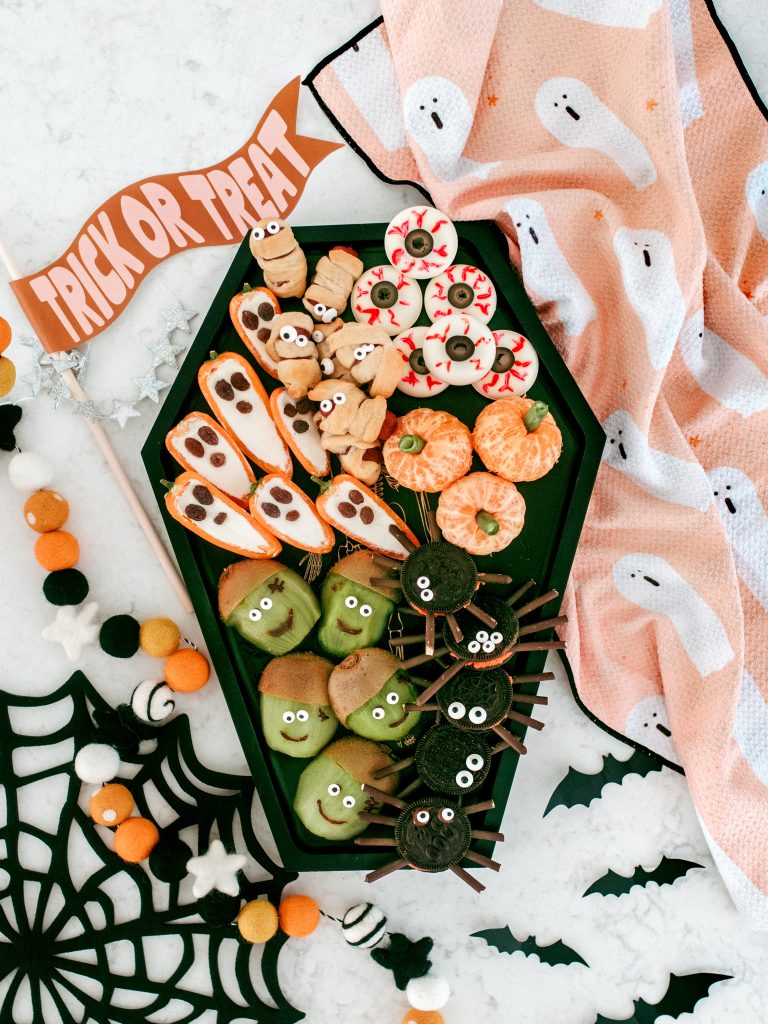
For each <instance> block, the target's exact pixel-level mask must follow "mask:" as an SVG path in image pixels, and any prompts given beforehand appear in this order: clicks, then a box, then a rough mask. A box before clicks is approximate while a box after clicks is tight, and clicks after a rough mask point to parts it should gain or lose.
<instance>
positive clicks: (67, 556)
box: [35, 530, 80, 572]
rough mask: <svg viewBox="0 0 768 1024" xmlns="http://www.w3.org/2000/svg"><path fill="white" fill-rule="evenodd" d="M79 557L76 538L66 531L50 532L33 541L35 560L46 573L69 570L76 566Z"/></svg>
mask: <svg viewBox="0 0 768 1024" xmlns="http://www.w3.org/2000/svg"><path fill="white" fill-rule="evenodd" d="M79 557H80V545H79V544H78V543H77V538H76V537H73V536H72V534H71V533H67V532H66V530H51V532H50V533H44V534H42V535H41V536H40V537H38V538H37V540H36V541H35V558H36V559H37V560H38V562H39V563H40V565H42V567H43V568H44V569H47V570H48V572H58V571H59V570H60V569H71V568H72V566H73V565H77V560H78V558H79Z"/></svg>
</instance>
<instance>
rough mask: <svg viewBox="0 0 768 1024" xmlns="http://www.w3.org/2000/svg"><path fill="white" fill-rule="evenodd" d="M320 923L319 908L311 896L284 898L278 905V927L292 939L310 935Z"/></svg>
mask: <svg viewBox="0 0 768 1024" xmlns="http://www.w3.org/2000/svg"><path fill="white" fill-rule="evenodd" d="M319 922H320V908H319V907H318V905H317V904H316V903H315V901H314V900H313V899H312V897H311V896H286V898H285V899H284V900H283V902H282V903H281V904H280V927H281V928H282V930H283V931H284V932H285V934H286V935H290V936H291V938H292V939H303V938H304V937H305V936H307V935H311V934H312V932H313V931H314V930H315V928H317V926H318V923H319Z"/></svg>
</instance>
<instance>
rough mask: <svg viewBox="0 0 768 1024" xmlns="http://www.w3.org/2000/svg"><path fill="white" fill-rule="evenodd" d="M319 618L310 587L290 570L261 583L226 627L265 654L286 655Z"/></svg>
mask: <svg viewBox="0 0 768 1024" xmlns="http://www.w3.org/2000/svg"><path fill="white" fill-rule="evenodd" d="M319 618H320V606H319V604H318V602H317V598H316V597H315V595H314V594H313V593H312V591H311V589H310V588H309V586H308V585H307V583H306V582H305V580H303V579H302V578H301V576H299V575H298V574H297V573H295V572H293V570H292V569H287V568H282V569H281V571H280V572H278V573H276V574H275V575H274V576H270V577H269V578H268V579H266V580H264V582H263V583H260V584H259V586H257V587H255V588H254V589H253V590H252V591H251V592H250V593H249V594H248V596H247V597H246V598H244V600H242V601H241V602H240V603H239V604H238V605H237V607H236V608H235V609H234V611H233V612H232V613H231V614H230V616H229V617H228V618H227V620H226V622H227V625H228V626H232V628H233V629H236V630H237V632H238V633H239V634H240V636H242V637H243V639H244V640H247V641H248V642H249V643H252V644H253V645H254V646H255V647H258V648H259V650H262V651H266V653H267V654H272V655H278V654H286V653H287V652H288V651H292V650H293V649H294V648H295V647H297V646H298V645H299V644H300V643H301V641H302V640H303V639H304V637H305V636H306V635H307V633H309V631H310V630H311V629H312V627H313V626H314V624H315V623H316V622H317V620H318V619H319Z"/></svg>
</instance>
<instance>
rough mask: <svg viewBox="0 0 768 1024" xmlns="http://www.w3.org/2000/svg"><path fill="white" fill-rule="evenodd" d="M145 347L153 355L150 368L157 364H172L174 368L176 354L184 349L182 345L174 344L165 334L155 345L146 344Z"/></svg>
mask: <svg viewBox="0 0 768 1024" xmlns="http://www.w3.org/2000/svg"><path fill="white" fill-rule="evenodd" d="M147 348H148V349H149V351H150V352H151V353H152V355H153V357H154V360H153V363H152V369H154V368H155V367H157V366H172V367H173V368H174V370H175V369H176V356H177V355H178V354H179V353H180V352H183V351H184V346H183V345H174V344H173V342H172V341H171V339H170V337H169V336H168V335H167V334H166V335H164V337H163V338H162V340H161V341H158V342H157V343H156V344H155V345H147Z"/></svg>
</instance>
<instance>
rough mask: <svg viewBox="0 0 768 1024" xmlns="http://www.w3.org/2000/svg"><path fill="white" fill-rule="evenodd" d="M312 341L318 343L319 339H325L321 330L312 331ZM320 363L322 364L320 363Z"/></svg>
mask: <svg viewBox="0 0 768 1024" xmlns="http://www.w3.org/2000/svg"><path fill="white" fill-rule="evenodd" d="M312 341H314V343H315V344H316V345H319V344H320V342H321V341H325V335H324V334H323V332H322V331H312ZM320 365H321V366H322V363H321V364H320ZM331 366H333V363H331Z"/></svg>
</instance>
